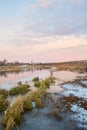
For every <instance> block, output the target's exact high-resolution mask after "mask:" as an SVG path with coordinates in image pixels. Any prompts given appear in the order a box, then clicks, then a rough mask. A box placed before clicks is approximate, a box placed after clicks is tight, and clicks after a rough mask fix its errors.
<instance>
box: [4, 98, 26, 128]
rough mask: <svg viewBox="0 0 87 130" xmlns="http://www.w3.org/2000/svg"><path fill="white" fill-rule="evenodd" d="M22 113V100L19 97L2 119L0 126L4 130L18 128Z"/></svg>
mask: <svg viewBox="0 0 87 130" xmlns="http://www.w3.org/2000/svg"><path fill="white" fill-rule="evenodd" d="M23 112H24V110H23V98H22V97H21V96H19V97H17V99H16V100H15V102H14V103H13V105H12V106H11V107H10V108H9V109H8V110H7V111H6V113H5V115H4V117H3V120H2V124H3V125H4V126H5V128H6V130H13V128H14V127H17V128H18V126H19V125H20V123H21V121H22V120H23Z"/></svg>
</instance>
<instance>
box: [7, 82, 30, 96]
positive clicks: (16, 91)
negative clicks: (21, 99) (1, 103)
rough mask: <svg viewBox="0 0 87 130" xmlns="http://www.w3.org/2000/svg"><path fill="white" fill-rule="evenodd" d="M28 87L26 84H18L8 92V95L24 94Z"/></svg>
mask: <svg viewBox="0 0 87 130" xmlns="http://www.w3.org/2000/svg"><path fill="white" fill-rule="evenodd" d="M29 87H30V86H29V85H28V84H26V83H25V84H22V83H18V85H17V87H14V88H11V89H10V91H9V95H19V94H25V93H27V92H28V91H29Z"/></svg>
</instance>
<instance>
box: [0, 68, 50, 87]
mask: <svg viewBox="0 0 87 130" xmlns="http://www.w3.org/2000/svg"><path fill="white" fill-rule="evenodd" d="M49 75H50V71H49V70H48V69H37V70H36V69H28V70H22V71H11V72H2V73H0V86H1V87H2V88H6V89H9V88H10V87H12V86H14V85H15V84H17V83H18V82H19V81H22V82H26V81H30V80H32V78H34V77H35V76H39V77H40V78H45V77H48V76H49Z"/></svg>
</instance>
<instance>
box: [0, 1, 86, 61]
mask: <svg viewBox="0 0 87 130" xmlns="http://www.w3.org/2000/svg"><path fill="white" fill-rule="evenodd" d="M3 59H7V60H8V61H16V60H18V61H23V62H31V61H34V62H61V61H73V60H87V0H14V1H12V0H4V1H1V0H0V60H3Z"/></svg>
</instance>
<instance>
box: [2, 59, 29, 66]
mask: <svg viewBox="0 0 87 130" xmlns="http://www.w3.org/2000/svg"><path fill="white" fill-rule="evenodd" d="M24 64H29V63H23V62H19V61H14V62H8V61H7V60H6V59H4V60H0V66H6V65H24Z"/></svg>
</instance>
